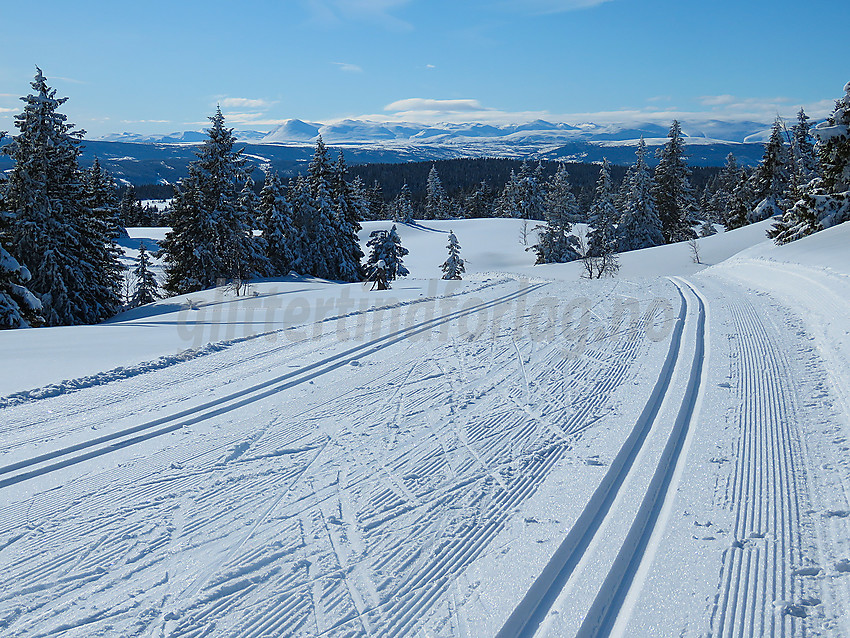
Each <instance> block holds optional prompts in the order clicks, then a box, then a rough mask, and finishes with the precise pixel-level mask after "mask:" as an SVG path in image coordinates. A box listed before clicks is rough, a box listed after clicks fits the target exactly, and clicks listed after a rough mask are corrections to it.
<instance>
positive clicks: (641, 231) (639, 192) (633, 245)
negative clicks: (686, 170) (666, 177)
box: [617, 136, 664, 252]
mask: <svg viewBox="0 0 850 638" xmlns="http://www.w3.org/2000/svg"><path fill="white" fill-rule="evenodd" d="M636 154H637V162H636V163H635V165H634V166H632V167H631V169H630V171H629V174H628V175H627V178H628V185H627V188H626V191H625V197H624V201H623V216H622V217H621V218H620V224H619V225H618V226H617V248H618V250H619V251H620V252H625V251H628V250H638V249H640V248H649V247H651V246H660V245H661V244H663V243H664V234H663V233H662V232H661V219H660V218H659V217H658V209H657V208H656V205H655V197H654V196H653V194H652V192H653V190H654V186H655V184H654V181H653V179H652V173H650V171H649V167H648V166H647V165H646V143H645V142H644V141H643V136H641V138H640V142H639V144H638V148H637V153H636Z"/></svg>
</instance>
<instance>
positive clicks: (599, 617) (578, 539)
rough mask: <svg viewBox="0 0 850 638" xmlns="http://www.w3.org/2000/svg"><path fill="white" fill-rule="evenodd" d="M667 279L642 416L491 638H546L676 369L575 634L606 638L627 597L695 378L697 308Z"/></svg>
mask: <svg viewBox="0 0 850 638" xmlns="http://www.w3.org/2000/svg"><path fill="white" fill-rule="evenodd" d="M671 281H672V282H673V283H674V285H675V286H676V287H677V289H678V291H679V295H680V310H679V315H678V319H677V323H676V326H675V328H674V331H673V335H672V337H671V342H670V347H669V350H668V353H667V357H666V359H665V361H664V364H663V366H662V368H661V371H660V374H659V376H658V379H657V381H656V383H655V386H654V388H653V390H652V392H651V394H650V396H649V399H648V401H647V403H646V405H645V407H644V410H643V412H642V413H641V415H640V417H639V418H638V420H637V422H636V424H635V426H634V428H633V429H632V430H631V433H630V434H629V436H628V437H627V438H626V440H625V442H624V443H623V445H622V447H621V448H620V450H619V452H618V453H617V456H616V457H615V459H614V461H612V463H611V465H610V467H609V469H608V471H607V473H606V475H605V477H604V478H603V479H602V481H601V482H600V484H599V486H598V487H597V489H596V491H595V492H594V493H593V495H592V496H591V498H590V500H589V502H588V504H587V505H586V507H585V509H584V510H583V511H582V513H581V515H580V516H579V518H578V519H577V520H576V522H575V524H574V525H573V527H572V529H571V530H570V532H569V534H568V535H567V536H566V538H565V539H564V540H563V541H562V543H561V545H560V546H559V547H558V549H557V550H556V552H555V553H554V554H553V556H552V558H551V559H550V561H549V563H548V564H547V565H546V566H545V567H544V569H543V570H542V572H541V573H540V576H538V578H537V579H536V580H535V581H534V583H533V584H532V586H531V587H530V589H529V590H528V592H527V593H526V595H525V597H524V598H523V600H522V601H521V602H520V603H519V605H518V606H517V607H516V608H515V609H514V611H513V613H512V614H511V616H510V617H509V618H508V620H507V621H506V622H505V624H504V625H503V626H502V628H501V630H500V631H499V633H498V638H508V637H509V636H523V637H529V636H537V635H547V632H548V628H547V627H546V618H547V615H548V614H549V613H550V611H551V610H552V608H553V606H554V605H555V603H556V600H557V599H558V597H559V596H561V595H562V592H564V591H565V590H567V589H568V588H569V587H570V581H571V579H572V578H573V577H574V571H575V569H576V567H577V565H578V564H579V562H580V561H582V559H584V558H585V553H586V552H587V551H588V550H589V548H590V547H591V544H592V543H593V542H594V537H595V536H596V535H597V533H598V532H599V530H600V528H601V527H602V526H603V525H604V524H608V523H610V524H614V523H611V521H612V520H615V519H616V517H617V516H618V512H617V509H616V508H613V509H612V507H613V505H614V503H615V500H616V498H617V496H618V492H619V490H620V489H621V488H622V487H623V485H624V484H625V483H626V481H627V479H628V478H629V475H630V472H632V469H633V466H634V464H635V461H636V459H637V457H638V456H639V454H640V453H641V448H642V447H643V445H644V443H645V442H646V440H647V438H648V437H649V435H650V433H651V432H652V431H653V430H654V429H655V428H657V427H658V426H656V425H655V424H656V420H657V417H658V415H659V412H660V410H661V408H662V405H663V404H664V403H665V401H669V400H670V398H669V396H668V393H669V389H670V385H671V382H672V380H673V378H674V374H675V373H676V371H677V370H679V369H680V368H686V369H687V372H680V374H685V375H686V376H687V386H686V389H685V392H684V396H683V397H682V399H681V401H680V407H679V409H678V414H677V416H676V421H675V424H674V426H673V428H672V429H671V430H670V432H669V434H668V435H666V436H667V439H666V444H665V445H664V448H663V451H662V452H661V454H660V456H659V458H658V459H657V461H655V463H656V467H655V471H654V472H653V474H652V477H651V480H650V482H649V487H648V488H647V490H646V492H645V494H644V495H643V498H642V500H641V504H640V507H639V508H638V510H637V512H636V515H635V517H634V519H633V520H632V521H631V524H630V526H629V531H628V533H627V534H626V537H625V539H624V540H623V543H622V545H621V547H620V549H619V551H618V552H617V555H616V557H615V558H614V560H613V563H612V564H611V565H610V568H609V570H608V572H607V576H606V577H605V579H604V580H603V582H602V584H601V587H600V588H599V590H598V592H597V594H596V596H595V597H594V599H593V602H592V603H591V605H590V607H589V609H587V611H586V612H585V613H584V614H583V622H582V624H581V626H580V627H579V628H578V633H577V635H579V636H604V635H609V633H610V631H611V628H612V626H613V624H614V622H615V621H616V619H617V614H618V612H619V610H620V606H621V605H622V602H623V600H624V598H625V596H626V594H627V593H628V589H629V585H630V583H631V580H632V578H633V576H634V574H635V571H636V570H637V568H638V565H639V564H640V560H641V558H642V556H643V551H644V550H645V548H646V544H647V543H648V541H649V539H650V536H651V535H652V532H653V526H654V524H655V522H656V521H657V519H658V516H659V513H660V510H661V507H662V505H663V503H664V497H665V494H666V490H667V489H668V487H669V484H670V481H671V479H672V476H673V473H674V470H675V469H676V464H677V461H678V459H679V454H680V452H681V450H682V446H683V444H684V441H685V438H686V436H687V432H688V428H689V427H690V424H691V420H692V419H693V417H694V411H695V408H696V405H697V403H698V397H699V391H700V383H701V379H702V375H703V361H704V357H705V321H706V309H705V302H704V300H703V298H702V296H701V295H700V294H699V293H698V292H697V291H696V290H695V288H694V287H693V286H692V285H691V284H690V283H689V282H687V281H685V280H683V279H679V278H674V279H671ZM686 292H687V293H688V294H690V295H692V296H693V297H694V300H695V302H696V303H695V304H694V305H696V306H697V310H696V313H695V314H696V317H695V320H694V321H693V323H694V328H693V331H694V336H693V345H692V348H693V352H692V353H691V352H690V351H685V352H683V351H682V341H683V332H684V329H685V325H686V323H687V320H688V317H689V315H693V314H694V312H693V311H691V312H690V313H689V305H690V304H689V303H688V300H687V295H686Z"/></svg>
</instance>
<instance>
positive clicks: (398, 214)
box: [390, 182, 415, 224]
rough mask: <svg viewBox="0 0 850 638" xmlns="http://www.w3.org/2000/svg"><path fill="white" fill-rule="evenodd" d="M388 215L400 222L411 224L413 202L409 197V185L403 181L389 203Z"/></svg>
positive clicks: (413, 221)
mask: <svg viewBox="0 0 850 638" xmlns="http://www.w3.org/2000/svg"><path fill="white" fill-rule="evenodd" d="M390 217H392V220H393V221H394V222H398V223H400V224H413V223H415V220H414V219H413V202H412V201H411V198H410V186H408V185H407V182H405V183H404V184H403V185H402V187H401V190H400V191H399V193H398V195H396V198H395V199H394V200H393V201H392V203H391V204H390Z"/></svg>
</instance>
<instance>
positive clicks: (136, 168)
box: [0, 119, 770, 184]
mask: <svg viewBox="0 0 850 638" xmlns="http://www.w3.org/2000/svg"><path fill="white" fill-rule="evenodd" d="M682 130H683V132H684V133H685V134H686V136H687V140H686V141H687V152H688V154H689V160H688V161H689V163H690V164H692V165H694V166H721V165H722V164H723V163H724V160H725V158H726V156H727V155H728V154H729V153H732V154H733V155H735V156H736V158H737V159H738V161H739V162H740V163H742V164H744V165H754V164H756V163H757V162H758V161H759V160H760V159H761V157H762V154H763V151H764V147H763V142H764V140H766V139H767V137H768V136H769V133H770V125H768V124H765V123H763V122H724V121H719V120H710V119H707V120H704V121H695V122H683V123H682ZM235 134H236V137H237V138H238V140H239V141H240V142H241V143H242V144H244V145H245V153H246V155H247V156H248V157H249V159H250V160H251V161H253V162H254V163H255V165H257V166H260V167H272V168H274V169H276V170H278V171H279V172H281V173H283V174H284V175H288V174H294V173H297V172H298V171H302V170H304V169H305V167H306V163H307V162H308V161H309V158H310V156H311V154H312V152H313V146H314V145H315V142H316V139H317V138H318V136H319V135H320V134H321V135H322V138H323V139H324V141H325V143H326V144H328V145H329V146H330V147H332V148H339V149H342V150H344V152H345V156H346V159H347V161H348V162H349V163H350V164H364V163H372V162H387V163H397V162H408V161H430V160H438V159H454V158H460V157H507V158H518V159H524V158H527V159H529V160H532V161H534V160H539V159H542V160H563V161H574V162H599V161H602V159H603V158H607V159H608V160H609V161H610V162H612V163H614V164H631V163H633V162H634V150H635V146H636V145H637V142H638V139H639V138H640V137H641V136H643V137H644V138H645V140H646V143H647V145H648V146H650V147H658V146H661V145H662V144H664V143H665V142H666V139H667V137H666V136H667V127H666V126H661V125H659V124H655V123H650V122H647V123H640V124H630V125H627V126H626V125H616V124H594V123H579V124H565V123H553V122H547V121H545V120H535V121H533V122H527V123H523V124H509V125H499V126H497V125H492V124H482V123H475V122H472V123H468V124H449V123H445V124H436V125H424V124H415V123H410V122H376V121H371V120H353V119H348V120H341V121H338V122H333V123H330V124H321V123H317V122H304V121H302V120H296V119H292V120H287V121H285V122H283V123H282V124H280V125H279V126H278V127H277V128H275V129H274V130H272V131H251V130H246V131H236V133H235ZM205 138H206V133H204V132H202V131H184V132H178V133H171V134H169V135H141V134H137V133H120V134H114V135H108V136H105V137H103V138H100V139H97V140H86V141H85V143H84V144H85V147H84V150H83V156H82V163H83V164H85V165H88V164H90V163H91V162H92V161H93V159H94V157H95V156H97V157H98V158H99V160H100V162H101V164H102V165H104V167H105V168H106V169H107V170H109V171H110V172H111V173H112V175H113V176H115V178H116V179H118V180H119V181H121V182H123V183H132V184H152V183H174V182H176V181H177V180H178V179H179V178H181V177H183V176H185V175H186V170H187V166H188V164H189V162H190V161H192V160H193V159H195V154H194V150H195V147H196V146H197V145H198V144H199V143H201V142H202V141H203V140H204V139H205ZM652 159H653V158H652V157H650V161H652ZM10 167H11V163H10V160H9V159H8V158H7V157H5V156H2V155H0V170H8V168H10ZM260 178H261V177H260Z"/></svg>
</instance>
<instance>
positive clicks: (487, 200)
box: [463, 180, 494, 218]
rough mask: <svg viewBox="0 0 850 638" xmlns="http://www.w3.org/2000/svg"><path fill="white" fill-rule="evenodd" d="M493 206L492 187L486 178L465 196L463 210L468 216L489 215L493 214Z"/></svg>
mask: <svg viewBox="0 0 850 638" xmlns="http://www.w3.org/2000/svg"><path fill="white" fill-rule="evenodd" d="M493 206H494V201H493V189H492V188H491V187H490V184H488V183H487V180H482V181H481V183H480V184H478V187H477V188H476V189H475V190H474V191H473V192H472V193H471V194H470V195H468V196H467V197H466V198H465V200H464V202H463V211H464V215H465V216H466V217H469V218H479V217H490V216H491V215H492V214H493Z"/></svg>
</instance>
